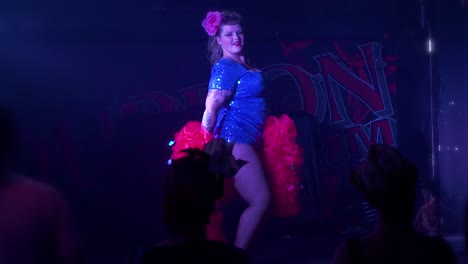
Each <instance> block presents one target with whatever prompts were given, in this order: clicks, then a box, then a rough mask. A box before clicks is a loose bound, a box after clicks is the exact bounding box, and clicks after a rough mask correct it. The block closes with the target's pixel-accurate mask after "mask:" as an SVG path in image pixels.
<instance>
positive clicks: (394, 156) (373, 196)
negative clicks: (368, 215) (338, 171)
mask: <svg viewBox="0 0 468 264" xmlns="http://www.w3.org/2000/svg"><path fill="white" fill-rule="evenodd" d="M350 177H351V181H352V183H353V184H354V185H355V186H356V187H357V189H358V190H359V192H360V193H361V194H362V195H363V197H364V198H365V199H366V200H367V201H368V203H369V204H370V205H372V206H374V207H375V208H376V209H377V210H378V211H379V212H380V213H381V215H382V216H383V218H384V219H385V221H386V222H388V223H389V224H396V225H400V224H403V225H407V224H410V223H411V219H412V216H413V209H414V201H415V199H416V184H417V179H418V171H417V168H416V166H415V164H414V163H413V162H411V161H409V160H408V159H406V158H405V157H403V155H402V154H401V153H400V152H399V151H398V150H397V149H395V148H393V147H391V146H388V145H383V144H375V145H372V146H371V147H370V149H369V152H368V155H367V158H366V159H365V160H364V161H363V162H362V163H361V164H360V165H359V166H358V168H357V169H356V170H354V171H353V172H352V173H351V175H350Z"/></svg>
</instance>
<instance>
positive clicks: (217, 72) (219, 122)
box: [173, 11, 302, 248]
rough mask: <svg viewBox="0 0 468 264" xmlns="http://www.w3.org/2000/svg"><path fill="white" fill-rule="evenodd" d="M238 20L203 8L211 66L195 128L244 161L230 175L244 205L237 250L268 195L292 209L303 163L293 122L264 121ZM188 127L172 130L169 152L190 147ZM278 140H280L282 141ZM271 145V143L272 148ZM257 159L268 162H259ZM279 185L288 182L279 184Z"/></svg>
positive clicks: (259, 79) (258, 83)
mask: <svg viewBox="0 0 468 264" xmlns="http://www.w3.org/2000/svg"><path fill="white" fill-rule="evenodd" d="M241 20H242V17H241V16H240V15H239V14H238V13H236V12H233V11H222V12H217V11H215V12H208V14H207V16H206V18H205V19H204V20H203V22H202V26H203V27H204V29H205V31H206V33H207V34H208V36H209V39H208V51H209V53H210V57H209V59H210V62H211V63H212V64H213V67H212V70H211V78H210V80H209V84H208V94H207V96H206V102H205V111H204V113H203V117H202V122H201V125H202V127H201V128H200V129H199V130H200V133H201V134H202V138H204V139H205V140H206V141H208V140H209V139H210V138H212V137H214V138H223V139H225V140H226V141H227V142H229V143H233V144H234V148H233V155H234V156H235V158H236V159H241V160H245V161H247V162H248V163H247V164H246V165H245V166H243V167H242V168H241V169H240V170H239V171H238V172H237V174H236V175H235V176H234V186H235V188H236V190H237V192H238V193H239V194H240V196H241V197H242V198H243V199H244V200H245V201H246V202H247V204H248V207H247V208H246V210H245V211H244V212H243V213H242V215H241V217H240V221H239V226H238V229H237V234H236V240H235V245H236V246H237V247H239V248H247V247H248V246H249V243H250V242H251V241H252V238H253V236H254V235H255V231H256V230H257V228H258V226H259V224H260V223H261V221H262V219H263V218H264V216H265V214H266V212H267V210H268V208H269V207H270V204H271V200H272V198H273V206H275V204H281V203H282V204H283V207H287V208H289V209H286V210H290V211H289V213H286V214H285V215H288V214H291V212H292V214H294V213H297V211H298V209H297V203H296V201H295V198H296V196H297V189H298V188H296V187H297V185H298V180H297V177H296V175H294V173H295V172H294V171H293V170H294V166H297V165H299V164H300V163H301V162H302V156H301V154H300V150H299V148H298V147H297V144H295V137H296V130H295V127H294V124H293V122H292V120H290V119H289V118H288V117H287V116H282V117H281V118H280V119H277V118H275V117H271V119H267V109H266V104H265V100H264V98H263V97H262V90H263V88H264V86H263V76H262V72H261V71H260V70H259V69H257V68H254V67H253V66H252V65H251V64H249V62H248V60H247V59H246V54H245V45H246V38H245V36H244V32H243V29H242V24H241ZM191 124H192V125H193V123H191ZM269 124H270V125H269ZM188 127H190V126H189V125H186V127H185V128H184V129H183V130H182V131H181V132H180V133H178V134H176V146H175V148H173V150H174V152H176V151H175V150H176V149H179V150H180V149H182V148H183V147H184V146H185V147H194V146H191V145H187V144H185V145H184V144H183V143H182V142H181V141H183V140H184V139H185V137H186V136H187V134H190V132H187V130H190V129H188ZM268 127H270V129H269V130H268V131H270V132H269V133H266V132H267V129H268ZM184 131H185V132H184ZM279 133H282V134H281V135H280V134H279ZM181 134H184V135H181ZM266 134H268V135H269V137H270V138H272V139H274V140H276V143H275V144H272V142H269V144H268V142H266V138H265V137H266V136H265V135H266ZM275 138H276V139H275ZM277 140H283V142H278V141H277ZM268 146H269V147H268ZM272 146H276V149H274V148H273V147H272ZM278 146H279V147H278ZM199 147H201V146H199ZM266 148H268V149H269V150H267V149H266ZM278 148H287V151H289V152H291V150H292V153H286V155H282V156H281V153H284V149H283V150H281V149H278ZM259 153H261V155H259ZM262 160H264V161H266V162H267V164H265V162H263V163H262ZM268 162H269V163H270V164H274V168H272V166H268ZM275 166H276V167H275ZM278 166H281V168H278ZM291 168H293V170H291ZM265 169H266V170H267V174H269V173H268V170H269V169H270V170H272V171H274V172H275V173H274V174H276V177H280V178H282V180H280V181H279V182H280V183H279V182H278V181H276V182H275V180H271V179H268V178H267V177H266V175H265V174H266V173H265ZM281 184H282V185H288V186H279V185H281ZM279 189H282V190H279ZM272 194H273V197H272ZM275 196H278V197H279V196H281V198H279V199H275ZM281 200H282V201H283V202H281ZM284 201H286V202H284ZM288 203H289V204H288ZM295 203H296V204H295ZM280 211H281V210H280ZM283 215H284V214H283Z"/></svg>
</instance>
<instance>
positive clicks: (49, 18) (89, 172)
mask: <svg viewBox="0 0 468 264" xmlns="http://www.w3.org/2000/svg"><path fill="white" fill-rule="evenodd" d="M17 2H18V3H9V4H8V5H9V6H8V8H4V9H3V10H8V12H7V11H4V12H3V13H2V14H3V16H2V17H1V18H2V19H3V20H2V21H4V22H5V23H4V25H5V27H4V28H3V31H1V33H0V34H1V35H2V38H3V39H5V40H6V41H5V42H2V43H1V44H0V47H1V49H0V56H1V58H2V63H1V67H2V70H3V71H2V78H1V82H2V83H1V85H2V87H3V88H2V89H1V91H0V93H1V96H0V102H1V103H2V104H3V105H6V106H8V107H10V108H12V109H13V110H14V111H15V112H16V115H17V118H18V121H19V124H20V128H21V131H22V135H23V139H24V142H23V145H22V150H23V151H22V155H21V159H20V163H19V167H20V169H21V171H23V172H25V174H28V175H32V176H34V177H36V178H40V179H42V180H44V181H48V182H51V183H53V184H54V185H56V186H57V187H58V188H59V189H60V190H62V191H63V192H64V194H65V196H66V197H67V199H69V200H70V202H71V204H72V206H73V209H74V212H75V214H76V215H77V217H78V219H79V223H80V225H81V226H82V229H83V230H84V232H85V234H86V236H88V237H90V238H95V237H99V238H101V239H103V240H106V241H108V240H109V238H113V240H114V241H120V242H116V243H127V242H128V241H143V240H151V239H152V238H154V237H159V236H160V235H161V229H162V228H161V226H160V220H159V219H160V218H159V217H160V216H159V204H158V201H159V200H158V199H159V196H158V195H159V193H158V191H157V190H158V187H159V183H160V182H159V180H160V179H161V174H162V170H161V168H164V166H165V165H164V163H165V161H166V158H167V157H168V153H169V149H168V148H167V146H166V143H167V142H168V141H169V140H170V139H171V136H172V134H173V133H174V132H175V131H176V130H177V129H178V128H180V127H181V126H182V125H183V124H184V123H185V121H186V119H196V118H199V116H200V114H199V113H200V108H199V106H200V105H202V103H203V97H204V93H206V83H207V80H208V78H209V70H210V65H209V63H208V62H207V60H206V59H205V53H204V48H205V41H206V36H205V35H204V32H203V30H202V28H201V26H200V23H201V20H202V19H203V17H204V15H205V14H206V11H208V10H211V9H213V8H218V7H221V8H225V7H228V6H222V5H220V4H213V3H212V4H200V5H198V6H194V4H193V3H182V2H180V3H179V4H174V3H172V4H167V5H164V4H161V3H160V4H155V3H152V2H150V1H139V2H135V3H130V2H128V3H127V2H126V1H114V2H112V3H109V2H107V1H100V2H99V3H94V2H93V3H91V1H82V2H80V3H75V4H64V3H59V2H56V3H51V5H49V8H48V9H47V10H45V9H42V8H40V7H39V6H27V5H22V4H21V1H17ZM332 2H333V1H328V2H320V3H309V2H308V3H303V2H298V4H297V5H291V4H290V2H289V1H288V4H286V3H279V4H271V3H269V7H270V8H268V9H266V8H263V7H264V6H262V7H261V8H260V7H258V8H254V7H252V6H251V5H250V4H249V3H248V2H247V1H238V2H237V3H236V4H235V5H234V6H229V7H230V8H235V9H238V10H240V11H241V12H242V14H243V15H244V16H245V19H246V20H245V22H246V26H247V29H246V30H247V32H248V35H247V36H248V42H247V43H249V44H250V45H249V52H250V54H251V55H252V58H253V59H254V61H255V62H256V63H257V65H258V66H259V67H260V68H262V69H263V70H264V72H265V76H266V77H267V81H268V82H267V84H268V88H267V90H266V93H267V96H268V102H269V105H270V106H271V109H272V111H273V113H275V114H278V113H292V112H297V111H302V112H304V113H307V114H310V115H312V116H314V117H315V119H316V121H317V122H318V124H320V125H319V129H318V131H314V133H315V132H317V133H318V134H319V137H320V140H319V141H320V142H319V143H320V144H319V146H320V149H318V153H319V155H318V157H319V170H320V173H319V174H318V175H316V176H317V177H319V178H318V180H317V184H318V185H319V186H315V187H314V188H315V190H318V192H320V195H319V198H320V199H321V201H320V204H319V205H317V206H321V208H320V210H316V214H315V215H313V216H310V217H315V218H322V219H329V220H330V219H350V220H349V221H352V222H353V223H352V224H351V225H356V226H357V225H360V224H361V222H360V221H359V219H357V217H360V216H361V215H360V214H354V213H351V212H354V211H353V210H354V209H353V208H355V207H353V205H356V204H359V201H360V200H359V198H358V197H357V195H356V193H355V192H354V191H353V189H352V188H351V186H350V185H349V182H348V180H347V173H348V171H349V169H350V168H351V167H352V166H353V165H354V163H355V162H356V161H358V160H359V159H361V158H362V157H363V156H364V154H365V150H364V149H365V147H366V146H367V145H368V144H370V143H373V142H383V143H387V144H390V145H399V146H400V147H401V148H402V150H403V151H404V152H405V153H407V154H408V156H410V157H412V158H414V159H416V160H417V162H418V165H419V166H420V167H421V168H422V171H423V174H424V175H426V172H428V171H429V167H428V162H429V161H428V155H429V152H428V149H427V146H428V145H427V144H428V143H429V136H428V134H427V131H429V130H428V129H427V126H428V116H427V111H426V109H427V106H428V98H427V96H428V95H427V91H426V90H425V89H426V88H425V87H426V86H425V80H424V77H422V76H423V73H424V67H421V65H424V63H425V55H424V48H423V44H422V39H423V36H422V34H421V32H420V30H419V26H418V23H417V22H415V20H416V18H415V17H416V15H415V14H417V10H418V9H417V6H415V4H414V5H413V4H412V3H404V1H396V2H394V3H386V4H382V3H380V4H381V5H377V4H376V3H374V1H362V2H361V3H359V4H356V3H351V2H350V1H338V2H337V1H335V2H333V3H332ZM110 4H112V8H109V5H110ZM336 4H338V6H340V8H336V6H337V5H336ZM4 5H7V4H4ZM382 5H383V6H382ZM26 6H27V7H26ZM260 6H261V5H260ZM25 8H30V9H28V10H26V9H25ZM395 17H398V18H399V19H395ZM350 18H352V19H350ZM416 66H417V67H416ZM421 95H423V96H421ZM197 107H198V108H197ZM193 109H198V110H193ZM311 132H312V131H311ZM425 177H426V176H425ZM90 204H93V205H95V207H93V208H91V207H89V205H90ZM350 208H351V209H350ZM360 209H362V208H358V211H359V210H360ZM344 214H346V215H350V216H355V217H349V218H343V217H342V216H343V215H344ZM335 224H336V225H337V226H338V227H339V228H338V229H339V230H340V231H341V230H343V229H346V228H345V226H349V223H348V222H346V223H342V222H338V221H337V222H336V223H335ZM148 230H149V231H148Z"/></svg>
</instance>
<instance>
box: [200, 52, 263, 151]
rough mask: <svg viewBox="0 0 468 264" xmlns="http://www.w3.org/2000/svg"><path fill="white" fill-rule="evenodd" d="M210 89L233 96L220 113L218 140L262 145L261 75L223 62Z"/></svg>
mask: <svg viewBox="0 0 468 264" xmlns="http://www.w3.org/2000/svg"><path fill="white" fill-rule="evenodd" d="M208 89H219V90H229V91H232V92H233V96H232V98H231V99H230V100H228V101H227V102H226V103H225V104H224V105H223V107H222V108H221V109H220V111H219V113H218V119H217V122H216V126H215V129H214V135H215V137H221V138H224V139H226V141H228V142H235V143H246V144H251V145H258V144H259V142H261V141H262V133H263V126H264V122H265V117H266V104H265V99H264V98H263V97H262V91H263V76H262V73H261V72H253V71H249V70H247V69H246V68H245V67H244V66H242V65H240V64H238V63H237V62H234V61H232V60H230V59H221V60H219V61H218V62H217V63H216V64H215V65H214V66H213V68H212V70H211V78H210V82H209V87H208Z"/></svg>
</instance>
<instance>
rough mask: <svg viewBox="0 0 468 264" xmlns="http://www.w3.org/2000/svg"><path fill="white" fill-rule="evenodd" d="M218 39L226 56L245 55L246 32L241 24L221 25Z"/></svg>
mask: <svg viewBox="0 0 468 264" xmlns="http://www.w3.org/2000/svg"><path fill="white" fill-rule="evenodd" d="M216 40H217V41H218V44H219V45H220V46H221V48H222V49H223V55H224V56H231V55H243V52H244V49H243V47H244V33H243V31H242V26H241V25H239V24H236V25H224V26H221V31H220V33H219V36H217V37H216Z"/></svg>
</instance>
